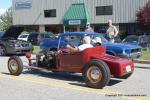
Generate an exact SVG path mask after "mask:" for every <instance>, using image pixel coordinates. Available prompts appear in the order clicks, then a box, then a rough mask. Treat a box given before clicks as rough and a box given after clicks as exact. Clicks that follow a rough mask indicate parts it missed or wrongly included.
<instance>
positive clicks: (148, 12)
mask: <svg viewBox="0 0 150 100" xmlns="http://www.w3.org/2000/svg"><path fill="white" fill-rule="evenodd" d="M137 22H138V23H139V24H140V28H141V29H142V30H143V32H150V28H149V27H150V1H149V2H148V3H147V4H146V6H145V7H143V8H142V9H140V10H139V12H138V13H137Z"/></svg>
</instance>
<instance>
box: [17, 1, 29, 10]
mask: <svg viewBox="0 0 150 100" xmlns="http://www.w3.org/2000/svg"><path fill="white" fill-rule="evenodd" d="M31 7H32V1H23V2H16V4H15V9H28V8H31Z"/></svg>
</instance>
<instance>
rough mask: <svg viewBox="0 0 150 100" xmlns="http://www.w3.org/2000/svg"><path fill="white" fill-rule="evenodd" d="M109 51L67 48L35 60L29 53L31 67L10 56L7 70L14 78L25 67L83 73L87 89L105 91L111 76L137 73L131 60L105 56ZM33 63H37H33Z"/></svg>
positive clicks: (101, 47) (97, 48) (98, 47)
mask: <svg viewBox="0 0 150 100" xmlns="http://www.w3.org/2000/svg"><path fill="white" fill-rule="evenodd" d="M105 52H106V48H105V47H103V46H97V47H94V48H88V49H86V50H84V51H82V52H75V53H70V52H67V50H65V49H61V50H59V51H54V50H51V51H49V52H40V53H39V54H38V55H36V59H31V54H30V53H27V54H26V57H27V59H28V61H29V65H28V66H23V62H22V61H21V59H20V58H19V57H17V56H12V57H10V59H9V61H8V69H9V71H10V74H11V75H16V76H17V75H20V74H21V73H22V71H23V67H27V68H31V69H39V70H41V69H44V70H47V71H52V72H71V73H72V72H73V73H82V75H83V79H84V81H85V83H86V84H87V86H88V87H91V88H103V87H104V86H106V85H107V84H108V83H109V81H110V77H111V76H113V77H116V78H118V77H126V78H127V77H129V76H130V75H131V74H132V73H133V71H134V64H133V62H132V61H131V60H128V59H123V58H119V57H114V56H111V55H108V54H106V53H105ZM33 60H36V62H34V63H33Z"/></svg>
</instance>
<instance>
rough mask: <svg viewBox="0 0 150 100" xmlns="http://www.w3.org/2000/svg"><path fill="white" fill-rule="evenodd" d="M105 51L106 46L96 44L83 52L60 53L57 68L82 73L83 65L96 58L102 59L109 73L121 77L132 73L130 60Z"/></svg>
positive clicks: (132, 66) (132, 65)
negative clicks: (96, 45)
mask: <svg viewBox="0 0 150 100" xmlns="http://www.w3.org/2000/svg"><path fill="white" fill-rule="evenodd" d="M105 51H106V48H105V47H104V46H98V47H95V48H88V49H86V50H84V51H83V52H75V53H61V54H60V55H58V57H57V70H59V71H65V72H75V73H82V72H83V68H84V66H85V65H86V64H87V63H88V62H90V61H91V60H94V59H98V60H102V61H104V62H105V63H106V64H107V65H108V67H109V69H110V72H111V75H112V76H114V77H122V76H124V75H127V74H130V73H133V71H134V64H133V62H132V61H131V60H128V59H123V58H119V57H115V56H111V55H108V54H106V53H105ZM128 66H130V67H131V70H130V71H129V72H128V71H127V70H126V67H128ZM54 70H56V69H54Z"/></svg>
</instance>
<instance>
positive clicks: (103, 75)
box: [83, 60, 110, 88]
mask: <svg viewBox="0 0 150 100" xmlns="http://www.w3.org/2000/svg"><path fill="white" fill-rule="evenodd" d="M83 78H84V81H85V83H86V84H87V86H89V87H91V88H103V87H105V86H106V85H107V84H108V83H109V81H110V70H109V68H108V66H107V64H106V63H105V62H103V61H101V60H92V61H90V62H89V63H88V64H87V65H86V66H85V67H84V69H83Z"/></svg>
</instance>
